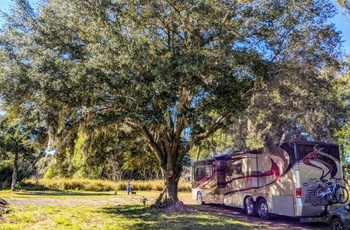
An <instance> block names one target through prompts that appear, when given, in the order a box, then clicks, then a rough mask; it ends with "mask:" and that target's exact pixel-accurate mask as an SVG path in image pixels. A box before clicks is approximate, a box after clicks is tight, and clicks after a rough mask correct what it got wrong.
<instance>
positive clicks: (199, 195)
mask: <svg viewBox="0 0 350 230" xmlns="http://www.w3.org/2000/svg"><path fill="white" fill-rule="evenodd" d="M197 201H198V204H199V205H203V204H204V202H203V197H202V193H200V192H198V194H197Z"/></svg>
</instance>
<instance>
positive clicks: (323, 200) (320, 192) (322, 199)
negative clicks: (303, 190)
mask: <svg viewBox="0 0 350 230" xmlns="http://www.w3.org/2000/svg"><path fill="white" fill-rule="evenodd" d="M315 199H316V203H317V204H318V205H321V206H323V205H326V204H327V203H328V199H327V190H326V188H324V187H321V186H320V187H318V188H317V189H316V190H315Z"/></svg>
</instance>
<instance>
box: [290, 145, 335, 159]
mask: <svg viewBox="0 0 350 230" xmlns="http://www.w3.org/2000/svg"><path fill="white" fill-rule="evenodd" d="M318 149H319V150H320V152H322V153H326V154H328V155H330V156H332V157H334V158H335V159H337V160H340V154H339V148H338V146H336V145H297V158H298V160H302V159H303V158H304V157H305V156H307V155H308V154H310V153H311V152H313V151H315V150H318ZM320 157H321V156H320Z"/></svg>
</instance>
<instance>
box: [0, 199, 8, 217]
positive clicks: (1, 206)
mask: <svg viewBox="0 0 350 230" xmlns="http://www.w3.org/2000/svg"><path fill="white" fill-rule="evenodd" d="M8 205H9V203H7V201H6V200H4V199H1V198H0V217H1V216H2V214H3V213H7V212H8V210H7V208H6V207H7V206H8Z"/></svg>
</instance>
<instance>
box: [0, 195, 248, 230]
mask: <svg viewBox="0 0 350 230" xmlns="http://www.w3.org/2000/svg"><path fill="white" fill-rule="evenodd" d="M158 195H159V192H158V191H139V192H137V194H133V195H132V196H128V195H126V194H125V193H124V192H120V193H118V194H117V195H114V193H113V192H83V191H20V192H11V191H0V197H1V198H4V199H6V200H7V201H8V202H9V203H10V207H9V210H10V212H9V213H7V214H3V217H2V219H0V229H1V230H10V229H11V230H12V229H29V230H30V229H43V230H45V229H68V230H70V229H71V230H83V229H84V230H85V229H103V230H109V229H113V230H114V229H123V230H124V229H201V230H206V229H208V230H209V229H237V230H238V229H252V227H251V225H250V224H249V223H245V222H241V221H237V220H234V219H232V218H230V217H225V216H222V215H212V214H210V213H205V212H201V211H199V212H197V211H195V209H189V210H188V211H186V213H169V212H165V211H159V210H156V209H153V208H150V205H151V204H152V203H153V202H154V201H155V199H156V198H157V197H158ZM143 196H145V197H147V199H148V201H147V203H146V206H144V205H143V204H142V202H141V201H140V200H141V198H142V197H143ZM190 197H191V193H189V192H180V193H179V198H180V199H181V200H186V201H187V202H186V201H185V204H186V205H189V206H192V207H196V206H194V204H195V201H191V198H190Z"/></svg>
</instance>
